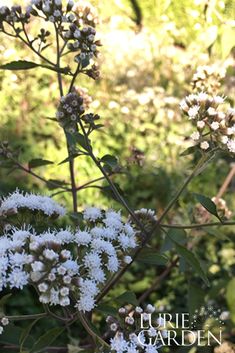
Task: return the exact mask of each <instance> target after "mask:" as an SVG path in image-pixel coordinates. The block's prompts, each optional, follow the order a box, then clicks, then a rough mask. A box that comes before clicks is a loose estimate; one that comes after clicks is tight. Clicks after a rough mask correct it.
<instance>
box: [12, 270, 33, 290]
mask: <svg viewBox="0 0 235 353" xmlns="http://www.w3.org/2000/svg"><path fill="white" fill-rule="evenodd" d="M28 279H29V274H28V273H27V272H25V271H23V270H21V269H20V268H17V267H16V268H14V269H13V270H12V271H11V272H10V273H9V275H8V278H7V280H8V283H9V285H10V288H19V289H23V287H24V286H25V285H26V284H28Z"/></svg>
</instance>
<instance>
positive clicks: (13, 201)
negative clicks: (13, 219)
mask: <svg viewBox="0 0 235 353" xmlns="http://www.w3.org/2000/svg"><path fill="white" fill-rule="evenodd" d="M20 208H28V209H30V210H32V211H42V212H43V213H44V214H45V215H47V216H52V215H54V214H56V215H58V216H64V215H65V212H66V211H65V208H64V207H62V206H61V205H59V204H57V203H56V202H55V201H54V200H52V199H51V198H50V197H48V196H42V195H35V194H32V193H31V194H29V193H23V192H20V191H19V190H16V191H15V192H13V193H12V194H10V195H9V196H7V197H4V198H3V199H2V203H1V207H0V214H2V213H6V212H7V211H9V210H11V209H14V210H15V211H16V212H19V209H20Z"/></svg>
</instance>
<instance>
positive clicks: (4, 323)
mask: <svg viewBox="0 0 235 353" xmlns="http://www.w3.org/2000/svg"><path fill="white" fill-rule="evenodd" d="M1 323H2V325H3V326H7V325H8V324H9V319H8V318H7V317H3V318H2V320H1Z"/></svg>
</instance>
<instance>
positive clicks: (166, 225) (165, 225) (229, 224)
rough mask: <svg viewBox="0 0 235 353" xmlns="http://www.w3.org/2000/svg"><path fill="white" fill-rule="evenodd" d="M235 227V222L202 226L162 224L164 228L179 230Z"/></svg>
mask: <svg viewBox="0 0 235 353" xmlns="http://www.w3.org/2000/svg"><path fill="white" fill-rule="evenodd" d="M232 225H235V221H234V222H233V221H230V222H229V221H228V222H223V223H221V222H212V223H201V224H185V225H181V224H161V227H163V228H178V229H194V228H206V227H218V226H232Z"/></svg>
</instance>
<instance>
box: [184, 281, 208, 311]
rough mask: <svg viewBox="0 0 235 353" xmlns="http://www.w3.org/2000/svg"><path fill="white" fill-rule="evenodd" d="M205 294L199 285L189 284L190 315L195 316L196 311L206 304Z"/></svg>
mask: <svg viewBox="0 0 235 353" xmlns="http://www.w3.org/2000/svg"><path fill="white" fill-rule="evenodd" d="M204 300H205V292H204V291H203V289H202V288H201V287H200V286H199V285H195V284H193V283H189V287H188V306H189V313H190V315H193V314H194V312H195V310H198V309H199V308H200V307H201V306H202V305H203V303H204Z"/></svg>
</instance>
